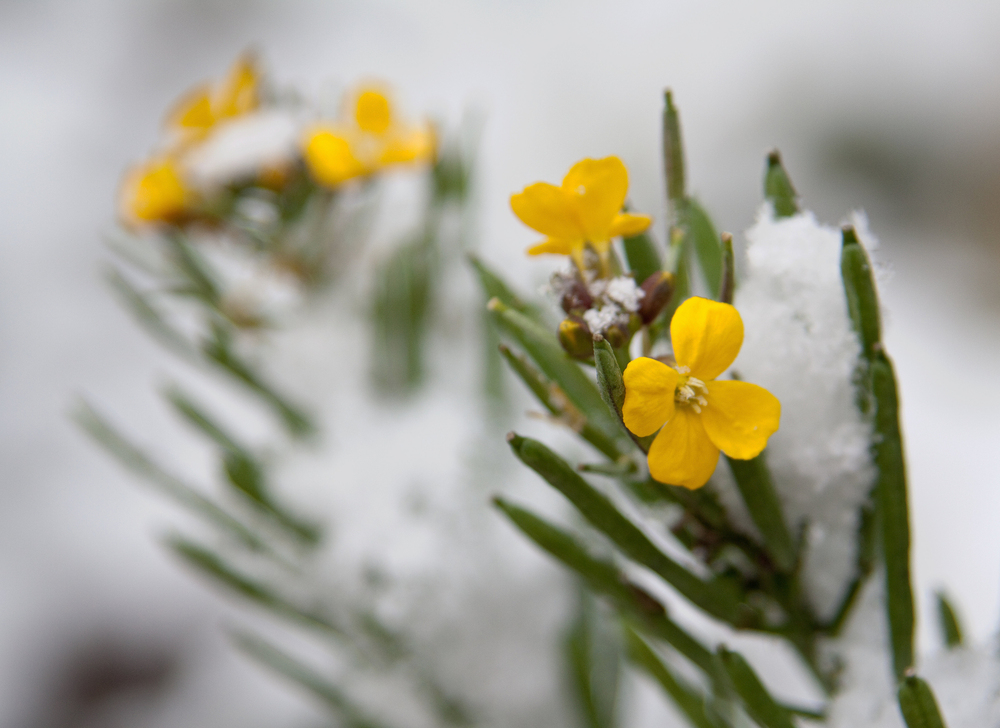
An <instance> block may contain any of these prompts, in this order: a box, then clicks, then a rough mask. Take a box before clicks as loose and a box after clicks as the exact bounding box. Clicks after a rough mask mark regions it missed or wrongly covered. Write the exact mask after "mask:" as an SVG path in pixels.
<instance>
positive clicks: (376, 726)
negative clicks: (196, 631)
mask: <svg viewBox="0 0 1000 728" xmlns="http://www.w3.org/2000/svg"><path fill="white" fill-rule="evenodd" d="M230 638H231V639H232V640H233V642H234V643H235V644H236V646H237V647H238V648H239V649H240V650H241V651H242V652H243V653H244V654H246V655H248V656H249V657H251V658H253V659H254V660H256V661H257V662H260V663H261V664H263V665H265V666H267V667H269V668H270V669H272V670H273V671H274V672H276V673H277V674H279V675H281V676H283V677H285V678H287V679H288V680H290V681H291V682H293V683H295V684H296V685H298V686H299V687H302V688H304V689H305V690H306V691H307V692H309V693H311V694H312V695H313V696H314V697H315V698H318V699H319V700H320V702H322V703H323V704H325V705H326V707H327V709H329V710H330V711H331V712H332V713H333V714H334V715H336V716H338V717H340V718H341V719H342V720H344V722H345V724H346V725H347V726H349V727H350V728H383V724H382V723H380V722H376V721H374V720H372V719H371V718H368V717H367V716H365V714H364V713H363V712H362V711H361V710H360V709H358V708H357V706H355V705H354V703H353V702H352V701H351V700H350V699H349V698H348V697H347V696H346V695H344V693H343V692H342V691H341V690H340V689H339V688H337V687H336V686H335V685H333V684H332V683H330V682H329V681H328V680H327V679H326V678H324V677H323V676H322V675H320V674H319V673H318V672H317V671H316V670H315V669H314V668H312V667H309V666H307V665H306V664H305V663H303V662H302V661H301V660H299V659H298V658H295V657H292V656H291V655H289V654H288V653H287V652H285V651H284V650H281V649H279V648H277V647H275V646H274V645H272V644H271V643H270V642H268V641H266V640H264V639H262V638H261V637H258V636H257V635H254V634H251V633H250V632H246V631H243V630H237V631H232V632H231V633H230Z"/></svg>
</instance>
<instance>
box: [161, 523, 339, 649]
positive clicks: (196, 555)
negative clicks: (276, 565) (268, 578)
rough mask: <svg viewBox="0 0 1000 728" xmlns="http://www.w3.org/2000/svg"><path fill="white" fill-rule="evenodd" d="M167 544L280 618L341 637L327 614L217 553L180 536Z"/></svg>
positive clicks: (193, 564) (174, 537) (173, 537)
mask: <svg viewBox="0 0 1000 728" xmlns="http://www.w3.org/2000/svg"><path fill="white" fill-rule="evenodd" d="M166 545H167V547H168V548H170V549H171V550H172V551H173V552H174V553H176V554H177V555H178V556H180V557H181V558H182V559H183V560H184V561H185V562H187V563H188V564H189V565H191V566H193V567H194V568H195V569H197V570H198V571H200V572H201V573H203V574H205V575H206V576H209V577H210V578H212V579H213V580H214V581H217V582H219V583H220V584H222V585H224V586H225V587H227V588H228V589H230V590H231V591H233V592H235V593H237V594H239V595H240V596H242V597H243V598H245V599H247V600H249V601H251V602H254V603H256V604H257V605H258V606H261V607H263V608H264V609H267V610H268V611H270V612H273V613H275V614H278V615H280V616H282V617H286V618H289V619H292V620H294V621H296V622H300V623H302V624H304V625H307V626H309V627H312V628H315V629H319V630H320V631H322V632H326V633H328V634H331V635H336V636H342V635H343V632H342V630H341V629H340V628H339V627H337V626H336V625H334V624H333V623H332V622H330V621H329V620H328V619H327V618H326V617H323V616H321V615H318V614H314V613H313V612H310V611H308V610H305V609H302V608H301V607H298V606H296V605H294V604H292V603H291V602H290V601H288V600H287V599H286V598H285V597H283V596H281V595H279V594H278V593H277V592H276V591H274V590H273V589H271V588H270V587H269V586H266V585H264V584H262V583H261V582H260V581H258V580H256V579H253V578H251V577H249V576H247V575H245V574H241V573H239V572H238V571H237V570H236V569H234V568H233V567H232V566H230V565H229V564H228V563H226V562H225V560H223V559H222V557H220V556H219V555H217V554H215V553H213V552H212V551H209V550H208V549H207V548H205V547H204V546H200V545H198V544H196V543H194V542H192V541H189V540H187V539H185V538H183V537H181V536H171V537H168V538H167V539H166Z"/></svg>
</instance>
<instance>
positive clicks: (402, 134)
mask: <svg viewBox="0 0 1000 728" xmlns="http://www.w3.org/2000/svg"><path fill="white" fill-rule="evenodd" d="M434 149H435V140H434V132H433V130H432V129H431V127H430V125H428V124H422V125H415V126H410V125H407V124H404V123H401V122H400V121H399V120H398V119H397V118H396V116H395V114H394V112H393V108H392V104H391V103H390V101H389V98H388V96H386V95H385V94H384V93H383V92H382V91H380V90H378V89H375V88H363V89H361V90H360V91H358V92H356V94H355V98H354V102H353V114H352V116H351V118H350V119H349V120H348V121H346V122H343V123H340V124H337V125H321V126H317V127H314V128H313V129H312V130H311V131H309V133H308V134H307V135H306V138H305V140H304V143H303V152H304V155H305V159H306V164H307V165H308V166H309V170H310V171H311V172H312V175H313V177H314V178H315V179H316V181H317V182H319V183H320V184H323V185H327V186H329V187H337V186H339V185H341V184H343V183H344V182H347V181H348V180H352V179H355V178H357V177H366V176H369V175H371V174H374V173H375V172H378V171H379V170H381V169H382V168H384V167H389V166H392V165H396V164H406V163H413V162H424V161H427V160H429V159H431V158H432V157H433V156H434Z"/></svg>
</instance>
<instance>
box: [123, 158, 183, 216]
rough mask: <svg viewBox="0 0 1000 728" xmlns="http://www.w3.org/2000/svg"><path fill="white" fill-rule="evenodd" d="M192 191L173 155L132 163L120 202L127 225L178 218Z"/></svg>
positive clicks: (181, 214)
mask: <svg viewBox="0 0 1000 728" xmlns="http://www.w3.org/2000/svg"><path fill="white" fill-rule="evenodd" d="M192 197H193V194H192V192H191V190H190V189H189V188H188V187H187V185H185V183H184V180H183V179H182V177H181V174H180V172H179V170H178V168H177V164H176V162H175V161H174V159H173V158H172V157H169V156H166V157H158V158H154V159H151V160H150V161H148V162H146V163H145V164H142V165H140V166H138V167H134V168H133V169H132V170H130V171H129V173H128V175H127V176H126V178H125V183H124V184H123V185H122V190H121V195H120V198H119V204H120V207H121V216H122V219H123V220H124V221H125V222H126V224H129V225H142V224H144V223H157V222H177V221H179V220H181V219H182V218H183V217H184V215H185V213H186V212H187V209H188V206H189V204H190V203H191V200H192Z"/></svg>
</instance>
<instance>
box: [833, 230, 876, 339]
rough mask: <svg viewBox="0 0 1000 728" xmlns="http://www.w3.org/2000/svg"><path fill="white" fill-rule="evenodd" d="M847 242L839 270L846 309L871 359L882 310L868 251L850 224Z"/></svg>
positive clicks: (845, 234) (842, 251) (845, 231)
mask: <svg viewBox="0 0 1000 728" xmlns="http://www.w3.org/2000/svg"><path fill="white" fill-rule="evenodd" d="M843 239H844V244H843V248H842V249H841V254H840V272H841V276H842V277H843V280H844V293H845V295H846V296H847V310H848V313H849V314H850V317H851V322H852V323H853V325H854V330H855V331H856V332H857V333H858V336H859V337H860V339H861V353H862V354H863V355H864V356H865V357H868V358H871V357H872V356H873V355H874V354H875V350H876V345H877V344H878V343H879V342H880V341H881V328H882V324H881V313H880V312H879V302H878V294H877V293H876V291H875V279H874V277H873V276H872V269H871V262H870V261H869V260H868V254H867V253H866V252H865V249H864V248H863V247H861V243H860V242H859V241H858V236H857V233H855V231H854V228H853V227H851V226H850V225H848V226H846V227H845V228H844V229H843Z"/></svg>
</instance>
